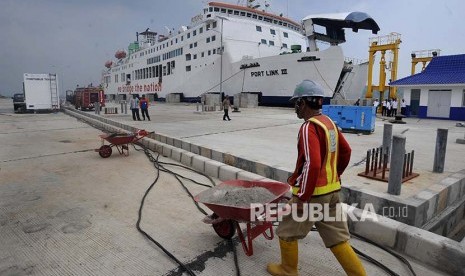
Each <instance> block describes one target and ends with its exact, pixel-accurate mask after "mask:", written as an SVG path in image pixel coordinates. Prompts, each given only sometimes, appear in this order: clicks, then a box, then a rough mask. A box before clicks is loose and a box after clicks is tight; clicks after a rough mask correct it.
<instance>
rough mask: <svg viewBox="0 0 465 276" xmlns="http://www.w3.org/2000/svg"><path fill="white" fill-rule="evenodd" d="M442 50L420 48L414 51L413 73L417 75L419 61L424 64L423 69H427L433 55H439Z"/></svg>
mask: <svg viewBox="0 0 465 276" xmlns="http://www.w3.org/2000/svg"><path fill="white" fill-rule="evenodd" d="M440 53H441V50H439V49H431V50H420V51H413V52H412V55H411V56H412V75H415V67H416V66H417V64H418V63H419V62H421V63H422V64H423V67H422V68H421V71H423V70H425V67H426V64H427V63H428V62H430V61H431V60H432V59H433V57H436V56H439V54H440Z"/></svg>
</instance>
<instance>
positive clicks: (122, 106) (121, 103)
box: [119, 101, 124, 112]
mask: <svg viewBox="0 0 465 276" xmlns="http://www.w3.org/2000/svg"><path fill="white" fill-rule="evenodd" d="M119 103H120V105H121V112H123V110H124V109H123V108H124V105H123V101H120V102H119Z"/></svg>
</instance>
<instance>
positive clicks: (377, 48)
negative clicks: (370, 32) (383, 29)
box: [366, 33, 402, 100]
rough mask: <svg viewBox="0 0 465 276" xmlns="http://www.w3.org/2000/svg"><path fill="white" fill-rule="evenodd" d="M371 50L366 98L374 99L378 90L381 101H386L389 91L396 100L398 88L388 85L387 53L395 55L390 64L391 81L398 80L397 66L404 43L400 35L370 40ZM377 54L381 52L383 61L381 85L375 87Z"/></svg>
mask: <svg viewBox="0 0 465 276" xmlns="http://www.w3.org/2000/svg"><path fill="white" fill-rule="evenodd" d="M369 42H370V49H369V58H368V85H367V93H366V98H372V97H373V90H377V91H379V93H380V99H381V100H382V99H384V91H385V90H386V89H387V90H389V92H390V93H389V97H390V98H395V97H396V95H397V88H396V87H390V86H389V85H386V69H387V68H388V67H387V66H386V58H385V55H386V51H391V52H392V54H393V60H392V61H391V62H390V64H389V68H390V70H391V79H390V81H395V80H397V64H398V61H399V45H400V43H401V42H402V41H401V40H400V34H399V33H390V34H389V35H385V36H378V37H373V38H370V41H369ZM377 52H381V60H380V62H379V84H378V85H373V65H374V62H375V55H376V53H377Z"/></svg>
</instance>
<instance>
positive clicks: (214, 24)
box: [212, 21, 216, 29]
mask: <svg viewBox="0 0 465 276" xmlns="http://www.w3.org/2000/svg"><path fill="white" fill-rule="evenodd" d="M212 28H213V29H214V28H216V21H215V22H213V23H212Z"/></svg>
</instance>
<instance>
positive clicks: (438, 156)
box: [433, 128, 448, 173]
mask: <svg viewBox="0 0 465 276" xmlns="http://www.w3.org/2000/svg"><path fill="white" fill-rule="evenodd" d="M447 132H448V130H447V129H444V128H438V131H437V135H436V149H435V150H434V164H433V172H435V173H442V172H444V162H445V161H446V146H447Z"/></svg>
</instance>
